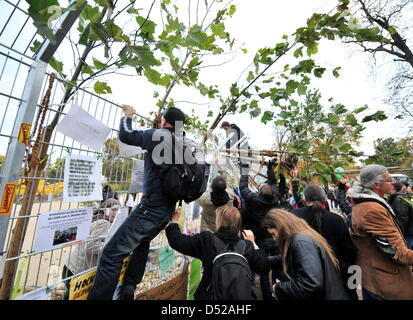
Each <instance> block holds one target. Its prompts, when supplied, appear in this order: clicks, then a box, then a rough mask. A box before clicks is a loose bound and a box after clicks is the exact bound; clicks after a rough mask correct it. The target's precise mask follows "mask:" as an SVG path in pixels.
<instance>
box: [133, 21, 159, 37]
mask: <svg viewBox="0 0 413 320" xmlns="http://www.w3.org/2000/svg"><path fill="white" fill-rule="evenodd" d="M136 22H137V23H138V24H139V26H140V33H141V35H145V37H146V38H148V39H151V40H154V36H153V34H154V33H155V27H156V23H155V22H153V21H152V20H149V19H146V18H144V17H141V16H138V17H136Z"/></svg>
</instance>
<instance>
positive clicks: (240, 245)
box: [234, 239, 247, 255]
mask: <svg viewBox="0 0 413 320" xmlns="http://www.w3.org/2000/svg"><path fill="white" fill-rule="evenodd" d="M246 247H247V243H246V242H245V240H242V239H241V240H239V241H238V242H237V243H236V244H235V245H234V252H236V253H239V254H241V255H244V252H245V248H246Z"/></svg>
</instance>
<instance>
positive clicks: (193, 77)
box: [188, 70, 199, 84]
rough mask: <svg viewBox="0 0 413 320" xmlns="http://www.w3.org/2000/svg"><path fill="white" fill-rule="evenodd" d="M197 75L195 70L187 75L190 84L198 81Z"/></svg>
mask: <svg viewBox="0 0 413 320" xmlns="http://www.w3.org/2000/svg"><path fill="white" fill-rule="evenodd" d="M198 74H199V72H198V71H196V70H191V71H190V72H189V73H188V78H189V80H191V82H192V83H194V84H195V82H196V81H197V80H198Z"/></svg>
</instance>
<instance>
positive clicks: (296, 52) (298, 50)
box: [294, 47, 304, 58]
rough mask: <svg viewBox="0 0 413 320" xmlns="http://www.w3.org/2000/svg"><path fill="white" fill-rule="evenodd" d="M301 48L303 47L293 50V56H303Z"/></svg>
mask: <svg viewBox="0 0 413 320" xmlns="http://www.w3.org/2000/svg"><path fill="white" fill-rule="evenodd" d="M303 48H304V47H300V48H298V49H297V50H295V51H294V57H296V58H298V57H302V56H303Z"/></svg>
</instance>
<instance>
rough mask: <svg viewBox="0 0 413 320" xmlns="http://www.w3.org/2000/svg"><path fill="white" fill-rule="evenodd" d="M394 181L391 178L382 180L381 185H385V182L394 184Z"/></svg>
mask: <svg viewBox="0 0 413 320" xmlns="http://www.w3.org/2000/svg"><path fill="white" fill-rule="evenodd" d="M393 181H394V180H393V178H389V179H387V180H381V181H379V182H380V183H385V182H393Z"/></svg>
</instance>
